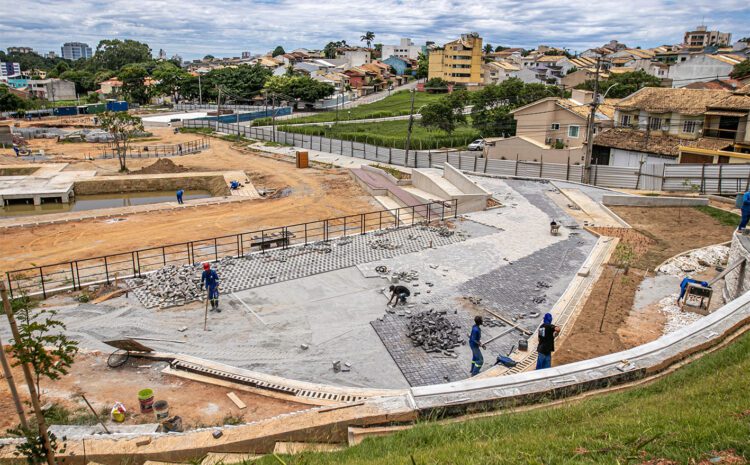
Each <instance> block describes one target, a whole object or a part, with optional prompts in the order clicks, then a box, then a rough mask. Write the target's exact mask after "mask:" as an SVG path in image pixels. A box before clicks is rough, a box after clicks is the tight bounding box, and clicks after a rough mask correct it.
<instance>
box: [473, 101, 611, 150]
mask: <svg viewBox="0 0 750 465" xmlns="http://www.w3.org/2000/svg"><path fill="white" fill-rule="evenodd" d="M593 99H594V94H593V92H590V91H585V90H578V89H574V90H573V92H572V95H571V98H562V97H548V98H544V99H541V100H537V101H536V102H533V103H530V104H528V105H525V106H523V107H520V108H516V109H515V110H513V111H512V112H511V114H512V115H513V118H514V119H515V120H516V135H515V136H513V137H504V138H503V137H499V138H488V139H487V140H486V156H487V158H500V159H509V160H516V159H518V160H524V161H537V162H539V161H541V162H549V163H570V164H581V163H583V162H584V156H585V145H586V135H587V128H588V119H589V116H590V113H591V106H590V105H591V103H592V102H593ZM614 102H615V101H614V100H607V101H605V102H603V103H601V104H600V105H599V106H598V107H597V113H596V118H595V123H594V131H595V133H598V132H599V131H601V130H604V129H608V128H611V127H612V124H613V123H612V117H613V116H614V106H613V103H614Z"/></svg>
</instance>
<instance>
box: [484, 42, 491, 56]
mask: <svg viewBox="0 0 750 465" xmlns="http://www.w3.org/2000/svg"><path fill="white" fill-rule="evenodd" d="M490 53H492V45H490V44H485V46H484V54H485V55H489V54H490Z"/></svg>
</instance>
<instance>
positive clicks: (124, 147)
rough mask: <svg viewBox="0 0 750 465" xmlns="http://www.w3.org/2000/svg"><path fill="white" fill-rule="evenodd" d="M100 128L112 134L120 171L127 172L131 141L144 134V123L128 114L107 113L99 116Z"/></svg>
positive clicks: (122, 112) (121, 112)
mask: <svg viewBox="0 0 750 465" xmlns="http://www.w3.org/2000/svg"><path fill="white" fill-rule="evenodd" d="M99 127H101V128H102V129H103V130H104V131H107V132H109V133H110V134H112V137H113V138H114V140H113V143H114V145H115V152H117V159H118V160H119V161H120V171H122V172H127V171H128V167H127V154H128V148H129V146H130V141H131V139H132V138H133V137H135V136H136V135H137V134H138V133H140V132H143V121H142V120H141V119H140V118H139V117H137V116H133V115H130V114H128V113H127V112H124V111H120V112H111V111H105V112H104V113H102V114H100V115H99Z"/></svg>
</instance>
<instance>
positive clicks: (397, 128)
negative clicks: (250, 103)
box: [279, 120, 479, 150]
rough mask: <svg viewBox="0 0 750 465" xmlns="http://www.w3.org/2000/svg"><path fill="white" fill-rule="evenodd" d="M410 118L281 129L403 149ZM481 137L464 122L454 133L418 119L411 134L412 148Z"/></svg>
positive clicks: (462, 142)
mask: <svg viewBox="0 0 750 465" xmlns="http://www.w3.org/2000/svg"><path fill="white" fill-rule="evenodd" d="M408 125H409V122H408V121H406V120H397V121H381V122H377V123H349V124H338V125H332V126H331V127H328V126H282V127H279V130H281V131H287V132H295V133H298V134H306V135H311V134H312V135H316V136H325V137H332V138H334V139H344V140H351V141H355V142H364V143H367V144H374V145H380V146H383V147H395V148H400V149H403V148H404V146H405V145H406V132H407V127H408ZM477 138H479V131H477V130H476V129H474V128H472V127H471V126H468V125H466V126H460V127H458V128H457V129H456V130H455V131H453V134H448V133H446V132H445V131H441V130H434V129H428V128H425V127H423V126H422V125H421V124H419V121H418V120H417V121H415V122H414V126H413V128H412V135H411V149H412V150H422V149H425V150H426V149H437V148H441V147H465V146H466V145H467V144H468V143H470V142H471V141H473V140H474V139H477Z"/></svg>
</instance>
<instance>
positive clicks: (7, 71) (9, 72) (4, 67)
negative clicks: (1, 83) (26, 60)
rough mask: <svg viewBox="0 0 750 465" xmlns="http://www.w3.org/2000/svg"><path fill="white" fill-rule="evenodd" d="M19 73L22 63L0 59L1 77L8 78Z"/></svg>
mask: <svg viewBox="0 0 750 465" xmlns="http://www.w3.org/2000/svg"><path fill="white" fill-rule="evenodd" d="M19 74H21V65H20V64H18V63H11V62H7V61H6V62H3V61H0V78H4V79H8V78H9V77H11V76H18V75H19Z"/></svg>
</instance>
